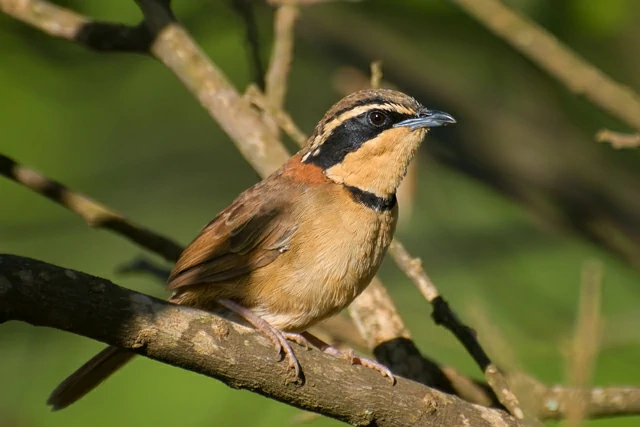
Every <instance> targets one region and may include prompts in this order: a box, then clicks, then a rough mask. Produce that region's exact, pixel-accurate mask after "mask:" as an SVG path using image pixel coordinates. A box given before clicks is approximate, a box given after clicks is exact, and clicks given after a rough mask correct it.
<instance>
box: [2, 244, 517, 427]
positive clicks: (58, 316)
mask: <svg viewBox="0 0 640 427" xmlns="http://www.w3.org/2000/svg"><path fill="white" fill-rule="evenodd" d="M9 320H19V321H24V322H27V323H30V324H32V325H36V326H47V327H53V328H57V329H61V330H65V331H68V332H72V333H76V334H79V335H83V336H86V337H89V338H93V339H96V340H98V341H102V342H105V343H108V344H111V345H116V346H119V347H123V348H128V349H131V350H132V351H134V352H136V353H139V354H142V355H144V356H147V357H150V358H152V359H155V360H158V361H161V362H163V363H167V364H170V365H174V366H179V367H181V368H184V369H188V370H191V371H194V372H198V373H201V374H204V375H207V376H209V377H212V378H216V379H219V380H220V381H222V382H224V383H225V384H227V385H229V386H230V387H233V388H239V389H246V390H250V391H253V392H256V393H259V394H262V395H264V396H267V397H270V398H273V399H276V400H279V401H282V402H286V403H288V404H291V405H293V406H296V407H299V408H301V409H305V410H308V411H314V412H318V413H321V414H323V415H326V416H330V417H333V418H336V419H339V420H342V421H345V422H348V423H349V424H352V425H362V426H364V425H376V426H380V427H383V426H389V427H391V426H398V427H399V426H408V425H420V426H434V427H435V426H442V425H458V424H460V425H473V426H478V427H482V426H518V425H519V424H518V422H517V421H516V420H515V419H513V418H512V417H510V416H509V415H508V414H507V413H505V412H503V411H499V410H495V409H488V408H485V407H482V406H479V405H473V404H470V403H468V402H465V401H463V400H461V399H459V398H457V397H454V396H450V395H446V394H444V393H441V392H438V391H436V390H433V389H429V388H427V387H425V386H423V385H421V384H418V383H415V382H412V381H409V380H405V379H402V378H399V379H398V383H397V384H396V385H395V386H391V385H390V384H389V382H388V381H387V380H386V379H385V378H383V377H381V376H380V375H378V374H376V373H375V372H373V371H372V370H369V369H365V368H362V367H356V366H350V365H349V364H348V363H347V362H346V361H344V360H342V359H336V358H333V357H331V356H328V355H325V354H324V353H321V352H319V351H316V350H310V351H305V350H302V349H300V348H296V350H297V351H296V356H297V357H298V358H299V359H300V362H301V363H302V366H303V370H304V375H305V382H304V384H302V385H301V384H298V383H294V382H287V381H284V380H283V379H284V378H285V376H286V373H287V370H286V367H285V366H284V365H283V364H281V363H278V362H277V360H276V358H275V357H274V354H273V345H271V343H270V342H269V341H268V340H267V339H266V338H264V337H263V336H261V335H259V334H257V333H256V332H255V331H253V330H251V329H248V328H245V327H243V326H240V325H237V324H235V323H232V322H229V321H227V320H225V319H222V318H220V317H217V316H214V315H212V314H209V313H207V312H204V311H201V310H195V309H192V308H188V307H181V306H177V305H174V304H170V303H167V302H164V301H161V300H158V299H155V298H152V297H149V296H146V295H143V294H140V293H137V292H133V291H130V290H127V289H124V288H121V287H119V286H117V285H114V284H113V283H111V282H109V281H107V280H104V279H100V278H97V277H94V276H90V275H88V274H84V273H81V272H78V271H73V270H69V269H65V268H60V267H56V266H53V265H50V264H46V263H43V262H40V261H35V260H32V259H28V258H23V257H18V256H13V255H0V323H2V322H6V321H9Z"/></svg>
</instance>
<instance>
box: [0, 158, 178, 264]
mask: <svg viewBox="0 0 640 427" xmlns="http://www.w3.org/2000/svg"><path fill="white" fill-rule="evenodd" d="M0 175H4V176H6V177H7V178H9V179H11V180H13V181H15V182H17V183H19V184H22V185H24V186H25V187H27V188H29V189H30V190H32V191H35V192H36V193H39V194H41V195H43V196H45V197H46V198H48V199H50V200H53V201H54V202H56V203H58V204H60V205H62V206H63V207H65V208H67V209H69V210H70V211H71V212H73V213H75V214H76V215H78V216H80V217H81V218H82V219H83V220H84V221H85V222H86V223H87V224H88V225H89V226H91V227H95V228H102V229H105V230H109V231H112V232H114V233H116V234H120V235H123V236H126V237H127V238H128V239H129V240H131V241H133V242H135V243H137V244H138V245H139V246H141V247H143V248H146V249H149V250H151V251H153V252H155V253H157V254H159V255H161V256H163V257H164V258H165V259H167V260H169V261H175V260H177V259H178V257H179V256H180V253H181V252H182V247H180V245H178V244H177V243H175V242H173V241H171V240H170V239H168V238H166V237H163V236H160V235H159V234H157V233H154V232H153V231H151V230H148V229H146V228H144V227H142V226H139V225H137V224H134V223H132V222H131V221H129V220H127V219H126V218H125V217H124V216H123V215H121V214H119V213H116V212H114V211H111V210H109V209H108V208H107V207H105V206H103V205H101V204H99V203H97V202H95V201H93V200H91V199H90V198H88V197H86V196H83V195H82V194H79V193H75V192H73V191H71V190H69V189H68V188H67V187H65V186H64V185H62V184H60V183H59V182H56V181H53V180H51V179H49V178H47V177H45V176H43V175H41V174H39V173H38V172H36V171H34V170H33V169H29V168H27V167H25V166H22V165H20V164H18V163H16V162H15V161H13V160H12V159H10V158H8V157H6V156H3V155H2V154H0Z"/></svg>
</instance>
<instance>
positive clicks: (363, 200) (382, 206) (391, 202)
mask: <svg viewBox="0 0 640 427" xmlns="http://www.w3.org/2000/svg"><path fill="white" fill-rule="evenodd" d="M345 188H346V189H347V190H348V191H349V193H351V197H353V199H354V200H355V201H356V202H358V203H360V204H362V205H365V206H366V207H368V208H369V209H373V210H374V211H376V212H384V211H390V210H391V209H393V207H394V206H395V205H396V195H395V193H394V194H392V195H391V196H388V197H380V196H376V195H375V194H373V193H369V192H368V191H364V190H361V189H360V188H358V187H351V186H349V185H345Z"/></svg>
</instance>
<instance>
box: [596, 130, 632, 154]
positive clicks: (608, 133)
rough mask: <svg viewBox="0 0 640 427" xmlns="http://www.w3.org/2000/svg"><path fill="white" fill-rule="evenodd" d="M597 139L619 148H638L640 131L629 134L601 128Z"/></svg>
mask: <svg viewBox="0 0 640 427" xmlns="http://www.w3.org/2000/svg"><path fill="white" fill-rule="evenodd" d="M596 141H598V142H607V143H609V144H611V146H612V147H613V148H616V149H618V150H619V149H621V148H638V147H640V133H635V134H627V133H620V132H614V131H612V130H609V129H601V130H600V131H598V133H597V134H596Z"/></svg>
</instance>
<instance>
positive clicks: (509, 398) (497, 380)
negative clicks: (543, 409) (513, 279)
mask: <svg viewBox="0 0 640 427" xmlns="http://www.w3.org/2000/svg"><path fill="white" fill-rule="evenodd" d="M389 254H390V255H391V257H392V258H393V260H394V261H395V262H396V264H397V265H398V267H400V269H401V270H402V271H403V272H404V273H405V274H406V275H407V276H408V277H409V278H410V279H411V280H412V281H413V283H415V285H416V286H417V287H418V289H419V290H420V292H421V293H422V295H423V296H424V297H425V298H426V299H427V301H429V303H431V305H432V306H433V313H432V317H433V320H434V321H435V322H436V324H438V325H441V326H444V327H445V328H447V329H448V330H449V331H451V332H452V333H453V334H454V335H455V336H456V338H457V339H458V341H460V342H461V343H462V345H463V346H464V348H466V349H467V351H468V352H469V354H470V355H471V356H472V357H473V360H475V361H476V363H477V364H478V366H480V369H482V371H483V372H484V376H485V379H486V380H487V383H488V384H489V386H490V387H491V389H492V390H493V392H494V393H495V394H496V396H497V397H498V400H499V401H500V403H501V404H503V405H504V406H505V408H507V409H508V410H509V412H510V413H511V414H513V415H514V416H515V417H516V418H518V419H523V418H524V413H523V412H522V409H521V408H520V402H518V398H517V397H516V395H515V394H514V393H513V392H512V391H511V389H510V388H509V384H508V383H507V380H506V378H505V376H504V375H503V374H502V372H500V370H499V369H498V368H497V367H496V366H495V365H494V364H493V363H492V362H491V360H490V359H489V356H488V355H487V353H486V352H485V351H484V349H483V348H482V346H481V345H480V343H479V342H478V340H477V338H476V334H475V332H474V331H473V330H472V329H471V328H469V327H468V326H466V325H464V324H463V323H462V322H461V321H460V319H459V318H458V316H457V315H456V314H455V313H454V312H453V311H452V310H451V308H450V307H449V304H448V303H447V301H445V299H444V298H442V296H440V293H439V292H438V289H437V288H436V286H435V285H434V284H433V282H432V281H431V279H430V278H429V276H427V273H426V272H425V271H424V269H423V268H422V261H421V260H420V259H419V258H413V257H412V256H411V255H410V254H409V253H408V252H407V250H406V249H405V248H404V246H403V245H402V244H401V243H400V242H398V241H397V240H394V241H393V242H392V243H391V246H390V247H389Z"/></svg>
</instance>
